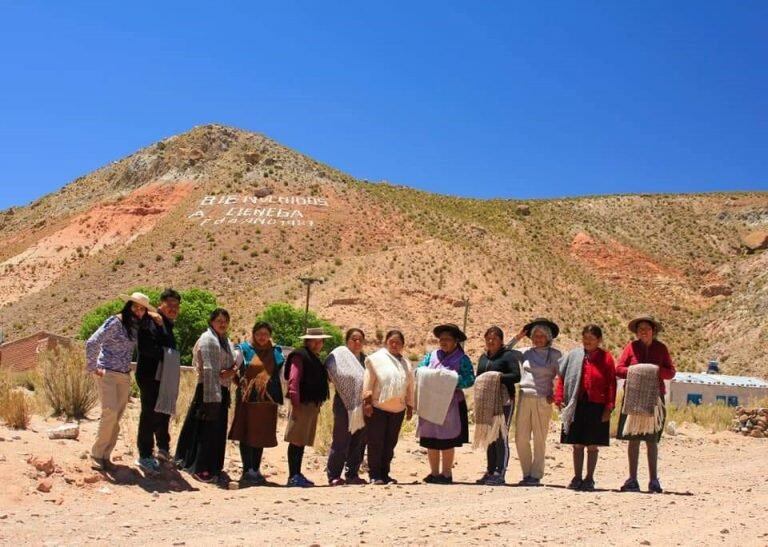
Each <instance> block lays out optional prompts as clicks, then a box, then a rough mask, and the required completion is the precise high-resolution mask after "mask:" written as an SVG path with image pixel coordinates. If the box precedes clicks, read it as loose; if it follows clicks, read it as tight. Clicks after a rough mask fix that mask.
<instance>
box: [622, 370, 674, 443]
mask: <svg viewBox="0 0 768 547" xmlns="http://www.w3.org/2000/svg"><path fill="white" fill-rule="evenodd" d="M663 404H664V401H663V400H662V398H661V392H660V390H659V367H658V366H657V365H652V364H648V363H640V364H637V365H632V366H631V367H629V368H628V369H627V380H626V382H625V383H624V403H623V406H622V410H621V411H622V413H623V414H626V416H627V419H626V420H625V422H624V429H623V431H620V432H619V433H620V434H621V435H646V434H649V433H658V432H659V431H660V430H661V428H662V426H663V424H664V412H663Z"/></svg>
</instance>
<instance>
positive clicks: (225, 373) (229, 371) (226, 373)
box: [219, 368, 235, 380]
mask: <svg viewBox="0 0 768 547" xmlns="http://www.w3.org/2000/svg"><path fill="white" fill-rule="evenodd" d="M234 375H235V369H233V368H225V369H224V370H222V371H221V372H219V376H221V379H222V380H229V379H231V378H232V377H234Z"/></svg>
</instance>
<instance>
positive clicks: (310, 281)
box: [299, 277, 323, 332]
mask: <svg viewBox="0 0 768 547" xmlns="http://www.w3.org/2000/svg"><path fill="white" fill-rule="evenodd" d="M299 281H301V282H302V284H304V285H306V286H307V304H306V306H305V307H304V331H305V332H306V330H307V317H308V316H309V291H310V289H311V288H312V285H313V284H314V283H322V282H323V280H322V279H320V278H317V277H300V278H299Z"/></svg>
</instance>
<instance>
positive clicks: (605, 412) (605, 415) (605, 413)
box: [602, 408, 613, 423]
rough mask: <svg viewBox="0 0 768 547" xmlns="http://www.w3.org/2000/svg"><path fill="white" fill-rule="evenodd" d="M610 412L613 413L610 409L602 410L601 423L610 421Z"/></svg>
mask: <svg viewBox="0 0 768 547" xmlns="http://www.w3.org/2000/svg"><path fill="white" fill-rule="evenodd" d="M612 412H613V410H612V409H610V408H606V409H604V410H603V416H602V421H603V423H605V422H610V421H611V413H612Z"/></svg>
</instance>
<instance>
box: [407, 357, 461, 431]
mask: <svg viewBox="0 0 768 547" xmlns="http://www.w3.org/2000/svg"><path fill="white" fill-rule="evenodd" d="M458 383H459V375H458V374H457V373H456V372H454V371H452V370H448V369H444V368H427V367H420V368H419V369H417V372H416V412H417V413H418V415H419V418H421V419H424V420H427V421H428V422H432V423H433V424H437V425H443V422H445V415H446V414H447V413H448V407H449V406H450V404H451V400H452V399H453V395H454V392H455V391H456V386H457V385H458Z"/></svg>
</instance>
